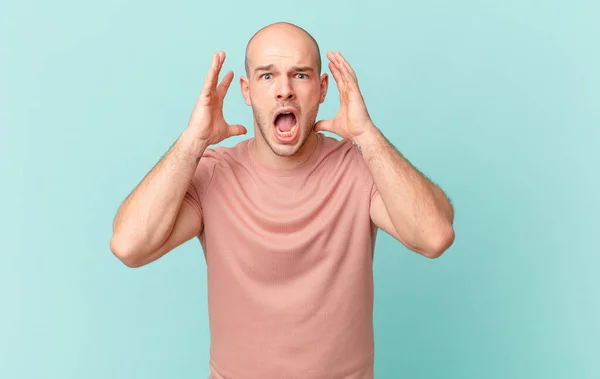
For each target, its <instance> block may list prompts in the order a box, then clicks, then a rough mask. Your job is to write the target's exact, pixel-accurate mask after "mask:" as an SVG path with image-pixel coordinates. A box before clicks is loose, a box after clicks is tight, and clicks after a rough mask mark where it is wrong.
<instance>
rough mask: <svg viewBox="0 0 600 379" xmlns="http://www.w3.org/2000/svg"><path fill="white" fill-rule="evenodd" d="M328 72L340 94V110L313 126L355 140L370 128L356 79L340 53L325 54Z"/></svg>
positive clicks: (370, 123)
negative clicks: (330, 117)
mask: <svg viewBox="0 0 600 379" xmlns="http://www.w3.org/2000/svg"><path fill="white" fill-rule="evenodd" d="M327 58H329V61H330V62H329V70H330V71H331V73H332V74H333V78H334V79H335V82H336V84H337V87H338V90H339V92H340V109H339V111H338V112H337V114H336V115H335V116H334V117H333V118H332V119H331V120H321V121H319V122H317V123H316V124H315V128H314V130H315V131H320V130H325V131H328V132H332V133H335V134H337V135H339V136H341V137H342V138H348V139H351V140H355V139H356V138H358V137H359V136H360V135H361V134H363V133H364V132H366V131H368V130H369V129H370V128H371V127H372V126H373V124H372V121H371V117H370V116H369V112H368V111H367V107H366V105H365V102H364V99H363V97H362V94H361V93H360V89H359V87H358V79H357V78H356V74H355V72H354V70H353V69H352V67H351V66H350V64H348V62H347V61H346V59H344V57H343V56H342V54H340V52H336V53H333V52H331V51H328V52H327Z"/></svg>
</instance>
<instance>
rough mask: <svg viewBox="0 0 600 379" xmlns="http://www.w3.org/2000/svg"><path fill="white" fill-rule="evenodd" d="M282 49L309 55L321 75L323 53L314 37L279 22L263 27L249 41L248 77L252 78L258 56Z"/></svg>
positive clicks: (247, 51)
mask: <svg viewBox="0 0 600 379" xmlns="http://www.w3.org/2000/svg"><path fill="white" fill-rule="evenodd" d="M281 47H287V48H288V49H290V48H292V49H297V50H298V52H299V53H307V54H309V55H310V56H312V57H313V58H314V59H315V63H316V66H317V70H318V73H319V74H320V73H321V51H320V49H319V44H318V43H317V41H316V40H315V39H314V38H313V36H312V35H310V33H308V32H307V31H306V30H304V29H302V28H301V27H299V26H297V25H294V24H291V23H288V22H277V23H274V24H270V25H267V26H265V27H263V28H262V29H260V30H259V31H258V32H256V33H255V34H254V35H253V36H252V38H250V40H249V41H248V44H247V45H246V56H245V66H246V75H247V76H250V74H251V68H250V66H251V65H252V63H253V62H254V58H255V57H256V56H257V55H260V54H262V53H264V52H265V51H267V50H269V49H273V50H277V49H278V48H281Z"/></svg>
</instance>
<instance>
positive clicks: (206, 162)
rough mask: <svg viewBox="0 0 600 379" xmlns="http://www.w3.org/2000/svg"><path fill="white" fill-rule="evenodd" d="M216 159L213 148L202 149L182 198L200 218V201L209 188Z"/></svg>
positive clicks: (217, 159) (216, 154)
mask: <svg viewBox="0 0 600 379" xmlns="http://www.w3.org/2000/svg"><path fill="white" fill-rule="evenodd" d="M218 161H219V157H218V153H217V151H215V150H214V149H206V150H204V153H203V154H202V157H201V158H200V161H199V162H198V165H197V166H196V170H195V171H194V175H193V176H192V180H190V184H189V186H188V189H187V191H186V193H185V196H184V197H183V200H184V201H186V202H187V203H188V204H190V205H191V206H192V208H193V209H194V211H196V213H197V214H198V216H200V217H201V218H202V201H203V200H204V196H205V195H206V193H207V192H208V190H209V188H210V184H211V183H212V179H213V176H214V174H215V169H216V166H217V163H218Z"/></svg>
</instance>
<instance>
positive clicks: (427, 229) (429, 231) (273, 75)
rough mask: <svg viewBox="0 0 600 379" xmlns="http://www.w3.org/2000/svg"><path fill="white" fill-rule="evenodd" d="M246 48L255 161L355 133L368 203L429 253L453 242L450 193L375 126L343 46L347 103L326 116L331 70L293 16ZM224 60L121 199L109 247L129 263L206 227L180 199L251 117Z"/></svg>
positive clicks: (284, 159) (297, 153) (279, 158)
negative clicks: (286, 122)
mask: <svg viewBox="0 0 600 379" xmlns="http://www.w3.org/2000/svg"><path fill="white" fill-rule="evenodd" d="M248 53H249V56H248V61H249V63H250V64H249V73H248V77H242V78H240V86H241V89H242V94H243V95H244V99H245V101H246V104H247V105H249V106H252V109H253V112H254V115H255V122H254V128H255V129H254V130H255V136H256V137H255V143H254V149H253V151H252V154H253V155H254V157H255V158H256V159H257V160H259V161H261V162H262V163H263V164H265V165H267V166H269V167H272V168H276V169H278V168H279V169H285V168H291V167H294V166H296V165H299V164H302V163H303V162H305V161H306V160H307V159H308V158H309V157H310V155H311V154H312V152H313V151H314V149H315V147H316V134H315V132H318V131H329V132H332V133H336V134H338V135H339V136H341V137H343V138H348V139H351V140H352V141H354V142H355V143H356V144H357V145H358V146H359V147H360V148H361V151H362V154H363V157H364V159H365V161H366V163H367V165H368V167H369V170H370V172H371V175H372V176H373V179H374V181H375V185H376V186H377V188H378V190H379V193H378V194H377V195H376V196H375V197H374V198H373V201H372V204H371V218H372V220H373V222H374V224H375V225H376V226H377V227H379V228H380V229H382V230H384V231H386V232H387V233H389V234H390V235H392V236H393V237H394V238H396V239H397V240H398V241H400V242H402V243H403V244H404V245H406V246H407V247H408V248H410V249H411V250H413V251H415V252H418V253H420V254H422V255H424V256H426V257H429V258H435V257H438V256H440V255H441V254H442V253H443V252H444V251H445V250H446V249H447V248H448V247H449V246H450V245H451V244H452V242H453V240H454V231H453V228H452V222H453V217H454V215H453V209H452V206H451V204H450V202H449V200H448V199H447V198H446V196H445V195H444V193H443V192H442V191H441V190H440V189H439V188H438V187H437V186H436V185H434V184H433V183H432V182H431V181H429V180H428V179H427V178H425V177H424V176H423V175H422V174H421V173H419V172H418V171H417V170H416V169H415V168H414V167H413V166H412V165H411V164H410V163H409V162H408V161H407V160H406V159H404V158H403V157H402V155H401V154H400V153H399V152H398V151H397V150H396V149H395V148H394V147H393V146H392V145H391V144H390V143H389V142H388V141H387V140H386V138H385V137H384V136H383V134H382V133H381V131H380V130H379V129H378V128H377V127H375V124H374V123H373V121H372V120H371V118H370V116H369V114H368V112H367V109H366V106H365V103H364V100H363V98H362V95H361V93H360V90H359V88H358V80H357V79H356V74H355V73H354V71H353V70H352V68H351V67H350V65H349V64H348V62H347V61H346V60H345V59H344V57H343V56H342V55H341V54H340V53H332V52H328V53H327V57H328V59H329V69H330V71H331V73H332V74H333V77H334V79H335V81H336V84H337V87H338V90H339V92H340V109H339V111H338V113H337V114H336V116H335V117H334V118H333V119H331V120H321V121H319V122H315V121H316V115H317V111H318V108H319V105H320V104H321V103H323V101H324V100H325V95H326V93H327V87H328V76H327V74H320V73H319V69H318V63H317V62H318V61H317V59H318V54H317V52H316V49H315V48H314V45H313V44H312V42H311V40H310V39H309V38H308V37H307V36H306V34H303V32H301V31H299V30H298V29H296V28H293V27H289V25H285V24H283V25H273V26H271V27H269V28H265V29H264V30H263V31H261V32H260V33H258V34H257V35H256V37H255V38H254V39H253V41H252V43H251V44H250V45H249V49H248ZM224 61H225V53H224V52H219V53H217V54H214V55H213V60H212V63H211V66H210V68H209V70H208V73H207V74H206V78H205V83H204V86H203V89H202V91H201V92H200V95H199V96H198V99H197V101H196V104H195V106H194V109H193V111H192V114H191V117H190V120H189V123H188V126H187V128H186V129H185V130H184V131H183V132H182V134H181V135H180V137H179V138H178V140H177V141H176V142H175V143H174V144H173V146H172V147H171V148H170V149H169V151H168V152H167V153H166V154H165V155H164V156H163V157H162V158H161V160H160V161H159V162H158V163H157V164H156V165H155V167H153V169H152V170H151V171H150V172H149V173H148V174H147V175H146V176H145V177H144V178H143V180H142V181H141V182H140V183H139V184H138V186H137V187H136V188H135V189H134V190H133V191H132V192H131V193H130V194H129V195H128V196H127V197H126V199H125V200H124V201H123V203H122V204H121V206H120V207H119V210H118V212H117V215H116V216H115V220H114V222H113V236H112V238H111V240H110V248H111V251H112V252H113V253H114V254H115V255H116V256H117V257H118V258H119V259H120V260H121V261H122V262H123V263H125V264H126V265H127V266H129V267H140V266H143V265H146V264H148V263H150V262H153V261H155V260H157V259H159V258H160V257H162V256H163V255H164V254H166V253H167V252H169V251H171V250H173V249H174V248H176V247H177V246H179V245H181V244H183V243H184V242H186V241H188V240H190V239H192V238H193V237H194V236H196V235H198V233H200V231H201V230H202V226H203V220H202V218H201V216H199V215H198V214H197V213H196V212H195V211H194V210H193V209H192V207H191V206H190V205H189V204H188V203H187V202H185V201H183V198H184V196H185V193H186V190H187V188H188V186H189V183H190V181H191V179H192V176H193V174H194V171H195V168H196V166H197V164H198V162H199V160H200V159H201V158H200V157H201V156H202V154H203V153H204V151H205V150H206V149H207V148H208V147H209V146H211V145H215V144H218V143H220V142H221V141H223V140H225V139H227V138H230V137H234V136H239V135H244V134H246V133H247V130H246V128H245V127H244V126H242V125H239V124H230V123H228V122H226V121H225V119H224V117H223V112H222V106H223V100H224V97H225V95H226V93H227V91H228V88H229V86H230V84H231V82H232V80H233V72H231V71H229V72H227V73H226V74H225V75H224V76H223V78H222V80H221V83H218V77H219V73H220V71H221V69H222V67H223V63H224ZM282 106H286V107H290V108H293V110H294V112H295V113H296V114H297V123H298V127H297V136H296V138H295V139H294V140H293V141H291V142H281V141H279V140H277V138H276V137H275V136H274V134H273V119H274V115H275V112H276V111H277V110H278V109H281V107H282Z"/></svg>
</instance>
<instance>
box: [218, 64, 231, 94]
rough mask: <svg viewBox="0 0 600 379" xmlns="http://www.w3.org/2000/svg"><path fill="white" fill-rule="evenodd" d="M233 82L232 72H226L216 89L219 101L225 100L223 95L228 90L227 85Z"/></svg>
mask: <svg viewBox="0 0 600 379" xmlns="http://www.w3.org/2000/svg"><path fill="white" fill-rule="evenodd" d="M232 80H233V71H228V72H227V73H226V74H225V76H223V79H222V80H221V84H219V87H218V88H217V93H218V95H219V99H221V100H223V99H224V98H225V95H226V94H227V90H228V89H229V85H230V84H231V81H232Z"/></svg>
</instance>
